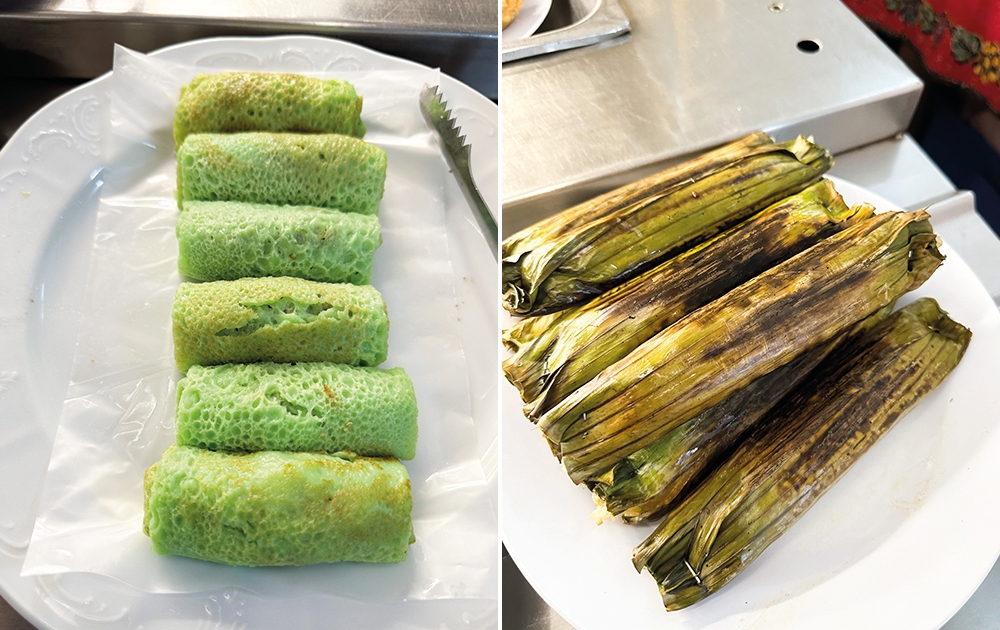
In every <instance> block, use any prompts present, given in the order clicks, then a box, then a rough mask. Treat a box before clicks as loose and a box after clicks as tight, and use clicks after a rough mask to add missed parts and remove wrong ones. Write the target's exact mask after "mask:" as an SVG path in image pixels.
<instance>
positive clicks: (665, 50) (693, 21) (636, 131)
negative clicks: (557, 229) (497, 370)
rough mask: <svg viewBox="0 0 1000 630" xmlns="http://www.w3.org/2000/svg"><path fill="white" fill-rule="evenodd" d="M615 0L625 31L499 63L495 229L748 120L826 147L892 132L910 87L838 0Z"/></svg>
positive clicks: (911, 95) (902, 117)
mask: <svg viewBox="0 0 1000 630" xmlns="http://www.w3.org/2000/svg"><path fill="white" fill-rule="evenodd" d="M621 5H622V8H623V9H624V11H625V13H626V14H627V16H628V18H629V22H630V24H631V33H630V34H629V35H625V36H622V37H618V38H616V39H613V40H610V41H606V42H603V43H601V44H597V45H594V46H589V47H585V48H577V49H574V50H569V51H565V52H559V53H554V54H551V55H546V56H542V57H534V58H531V59H525V60H522V61H515V62H511V63H506V64H504V65H503V71H502V77H503V88H504V89H503V96H502V103H501V105H502V108H503V121H502V133H503V139H504V141H503V179H504V181H503V203H504V226H503V227H504V234H505V235H509V234H511V233H512V232H514V231H516V230H519V229H521V228H523V227H526V226H528V225H530V224H532V223H534V222H535V221H537V220H539V219H541V218H543V217H544V216H547V215H550V214H553V213H554V212H556V211H557V210H559V209H561V208H563V207H566V206H568V205H571V204H573V203H577V202H579V201H582V200H583V199H586V198H588V197H591V196H593V195H594V194H597V193H598V192H600V191H604V190H608V189H610V188H613V187H614V186H616V185H620V184H622V183H624V182H626V181H630V180H633V179H636V178H638V177H640V176H642V175H645V174H648V173H651V172H654V171H656V170H659V169H660V168H662V167H663V166H665V165H666V164H669V163H672V162H676V161H679V160H681V159H683V158H685V157H688V156H691V155H692V154H694V153H699V152H701V151H703V150H705V149H707V148H709V147H712V146H716V145H718V144H721V143H722V142H724V141H727V140H730V139H732V138H735V137H737V136H740V135H743V134H745V133H748V132H751V131H755V130H758V129H764V130H766V131H770V132H772V133H774V134H775V135H776V136H778V137H779V139H784V138H786V137H790V136H792V135H794V134H797V133H800V132H804V133H808V134H812V135H814V136H815V138H816V140H817V141H818V142H819V143H820V144H822V145H823V146H825V147H828V148H829V149H830V150H831V151H833V152H835V153H841V152H844V151H848V150H850V149H853V148H856V147H859V146H863V145H865V144H869V143H871V142H876V141H878V140H882V139H884V138H888V137H891V136H893V135H895V134H896V133H899V132H902V131H905V129H906V127H907V125H908V124H909V121H910V118H911V116H912V115H913V110H914V108H915V107H916V104H917V100H918V98H919V95H920V90H921V82H920V80H919V79H917V77H916V76H915V75H913V73H911V72H910V71H909V70H908V69H907V68H906V66H905V65H904V64H903V63H902V62H901V61H900V60H899V59H897V58H896V56H895V55H893V54H892V52H891V51H890V50H889V49H888V48H886V47H885V46H884V45H883V44H882V42H881V41H879V39H878V38H877V37H876V36H875V35H874V34H873V33H872V32H871V31H870V30H868V28H867V27H865V25H864V24H862V23H861V21H860V20H858V19H857V18H856V17H855V16H854V15H853V14H852V13H851V12H850V11H848V10H847V9H846V8H845V7H844V6H843V5H842V4H841V3H840V2H838V1H837V0H785V1H784V2H780V3H777V2H769V1H766V0H754V1H752V2H727V1H723V0H712V1H709V2H704V1H694V0H687V1H680V2H661V1H659V0H621ZM811 46H815V47H816V48H817V49H816V50H815V51H814V52H809V51H810V50H812V48H811Z"/></svg>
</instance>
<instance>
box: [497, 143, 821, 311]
mask: <svg viewBox="0 0 1000 630" xmlns="http://www.w3.org/2000/svg"><path fill="white" fill-rule="evenodd" d="M832 164H833V159H832V158H831V157H830V154H829V153H827V151H826V150H825V149H823V148H822V147H819V146H817V145H815V144H813V143H811V142H809V141H808V140H806V139H805V138H802V137H799V138H797V139H795V140H793V141H790V142H785V143H774V142H771V141H770V139H769V138H768V137H767V136H766V135H763V134H755V135H754V136H751V137H750V138H747V139H744V140H743V141H741V142H738V143H736V144H735V145H730V146H726V147H723V148H722V149H719V150H717V151H715V152H713V153H711V154H709V155H708V156H705V157H703V158H701V159H700V160H698V161H697V162H696V163H694V164H693V165H692V164H686V165H681V166H679V167H676V168H673V169H670V170H668V171H665V172H663V173H660V174H657V175H654V176H652V177H650V178H647V179H644V180H641V181H639V182H636V183H635V184H632V185H630V186H626V187H625V188H622V189H618V190H616V191H612V192H610V193H608V194H606V195H603V196H601V197H598V198H596V199H594V200H591V201H588V202H585V203H583V204H580V205H579V206H575V207H573V208H570V209H568V210H566V211H564V212H563V213H560V214H558V215H556V216H555V217H552V218H551V219H548V220H546V221H544V222H542V223H541V224H536V225H533V226H531V227H530V228H527V229H526V230H523V231H521V232H518V233H517V234H514V235H513V236H511V237H510V238H508V239H507V240H505V241H504V243H503V252H502V259H503V261H502V263H503V264H502V273H503V291H504V307H505V308H506V309H507V310H509V311H510V312H511V313H514V314H518V315H541V314H544V313H548V312H552V311H555V310H558V309H562V308H565V307H567V306H569V305H571V304H574V303H577V302H581V301H583V300H587V299H590V298H592V297H594V296H595V295H598V294H600V293H602V292H603V291H606V290H607V289H609V288H611V287H613V286H615V285H616V284H620V283H621V282H623V281H625V280H627V279H628V278H631V277H632V276H635V275H637V274H639V273H641V272H642V271H644V270H645V269H649V268H650V267H652V266H654V265H656V264H658V263H659V262H662V261H663V260H666V259H667V258H670V257H671V256H675V255H677V254H679V253H680V252H682V251H684V250H685V249H688V248H690V247H692V246H693V245H696V244H697V243H700V242H703V241H705V240H707V239H709V238H711V237H712V236H715V235H716V234H718V233H720V232H722V231H723V230H725V229H727V228H729V227H731V226H732V225H734V224H736V223H738V222H739V221H742V220H743V219H745V218H746V217H748V216H750V215H751V214H753V213H755V212H758V211H759V210H761V209H763V208H765V207H767V206H768V205H770V204H772V203H774V202H776V201H778V200H780V199H783V198H785V197H787V196H788V195H791V194H794V193H797V192H799V191H801V190H803V189H804V188H806V187H807V186H809V185H810V184H812V183H814V182H816V181H818V180H819V179H820V177H822V175H823V173H825V172H826V171H827V170H829V168H830V166H831V165H832Z"/></svg>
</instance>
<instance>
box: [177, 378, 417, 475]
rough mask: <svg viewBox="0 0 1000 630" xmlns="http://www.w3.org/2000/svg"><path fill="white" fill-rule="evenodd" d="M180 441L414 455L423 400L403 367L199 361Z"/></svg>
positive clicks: (185, 399)
mask: <svg viewBox="0 0 1000 630" xmlns="http://www.w3.org/2000/svg"><path fill="white" fill-rule="evenodd" d="M175 424H176V428H177V443H178V444H183V445H189V446H197V447H200V448H208V449H212V450H224V451H272V450H273V451H327V452H331V453H332V452H337V451H352V452H354V453H357V454H359V455H368V456H379V457H396V458H399V459H413V456H414V454H415V453H416V448H417V398H416V394H415V393H414V391H413V383H412V381H410V378H409V377H408V376H407V375H406V372H404V371H403V369H402V368H393V369H391V370H382V369H379V368H369V367H351V366H348V365H337V364H334V363H295V364H287V363H253V364H231V365H218V366H211V367H202V366H197V365H195V366H192V367H191V369H189V370H188V373H187V376H186V377H185V378H183V379H181V381H180V383H178V385H177V412H176V419H175Z"/></svg>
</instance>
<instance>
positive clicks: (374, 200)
mask: <svg viewBox="0 0 1000 630" xmlns="http://www.w3.org/2000/svg"><path fill="white" fill-rule="evenodd" d="M385 169H386V154H385V151H383V150H382V149H381V148H379V147H377V146H375V145H374V144H369V143H367V142H365V141H364V140H359V139H357V138H352V137H350V136H344V135H338V134H298V133H270V132H263V131H259V132H258V131H254V132H247V133H231V134H225V133H195V134H191V135H189V136H188V137H187V138H186V139H185V140H184V142H183V144H181V146H180V148H179V149H177V199H178V201H179V202H181V203H184V202H186V201H249V202H252V203H266V204H272V205H279V206H282V205H290V206H319V207H321V208H333V209H335V210H341V211H343V212H358V213H360V214H377V213H378V204H379V201H380V200H381V199H382V193H383V192H384V190H385Z"/></svg>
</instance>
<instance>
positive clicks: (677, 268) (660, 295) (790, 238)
mask: <svg viewBox="0 0 1000 630" xmlns="http://www.w3.org/2000/svg"><path fill="white" fill-rule="evenodd" d="M873 213H874V208H872V207H871V206H857V207H855V208H853V209H851V208H848V207H847V205H846V204H845V203H844V201H843V198H841V196H840V195H839V194H838V193H837V191H836V190H835V189H834V186H833V184H832V183H831V182H830V181H829V180H825V179H824V180H821V181H819V182H817V183H815V184H813V185H812V186H810V187H809V188H806V189H805V190H803V191H802V192H800V193H798V194H796V195H792V196H791V197H788V198H787V199H784V200H782V201H779V202H778V203H776V204H773V205H771V206H769V207H768V208H766V209H765V210H763V211H761V212H759V213H758V214H756V215H754V216H753V217H751V218H750V219H748V220H746V221H744V222H743V223H740V224H739V225H737V226H736V227H733V228H731V229H730V230H728V231H726V232H724V233H723V234H720V235H719V236H717V237H715V238H713V239H711V240H709V241H707V242H705V243H703V244H701V245H698V246H696V247H694V248H692V249H690V250H688V251H686V252H684V253H683V254H681V255H679V256H676V257H674V258H671V259H670V260H668V261H666V262H664V263H662V264H660V265H658V266H657V267H654V268H652V269H650V270H648V271H646V272H645V273H642V274H640V275H638V276H636V277H635V278H632V279H631V280H629V281H627V282H625V283H624V284H621V285H619V286H617V287H615V288H614V289H611V290H610V291H607V292H606V293H603V294H601V295H600V296H598V297H597V298H595V299H593V300H591V301H589V302H585V303H583V304H580V305H577V306H573V307H570V308H567V309H564V310H561V311H557V312H555V313H550V314H548V315H541V316H538V317H529V318H525V319H523V320H521V321H520V322H518V323H517V324H516V325H514V326H513V327H512V328H511V329H509V330H507V331H506V332H505V334H504V341H505V343H506V344H507V345H508V347H511V348H512V349H515V350H516V351H515V353H514V354H513V355H512V356H510V357H508V358H507V359H505V360H504V362H503V371H504V374H505V375H506V377H507V379H508V380H509V381H510V382H511V383H512V384H514V385H515V386H516V387H517V388H518V390H519V391H520V392H521V397H522V399H523V400H524V401H525V402H526V403H527V407H526V413H527V414H528V415H530V416H536V417H537V416H539V415H541V414H542V413H544V412H545V411H547V410H548V409H550V408H551V407H552V406H553V405H554V404H556V403H558V402H559V401H560V400H562V399H563V398H565V397H566V396H567V395H569V394H570V393H572V392H573V391H574V390H576V389H577V388H579V387H580V386H581V385H583V384H584V383H586V382H587V381H589V380H590V379H592V378H594V377H595V376H597V374H598V373H600V371H601V370H603V369H604V368H606V367H608V366H609V365H611V364H612V363H614V362H615V361H618V360H619V359H622V358H623V357H625V355H627V354H628V353H629V352H631V351H632V350H634V349H635V348H637V347H638V346H639V345H640V344H642V343H643V342H644V341H646V340H647V339H649V338H650V337H652V336H653V335H655V334H656V333H658V332H660V331H661V330H663V329H664V328H666V327H667V326H669V325H671V324H673V323H674V322H676V321H677V320H679V319H681V318H682V317H684V316H685V315H688V314H689V313H691V312H693V311H695V310H696V309H698V308H700V307H702V306H704V305H705V304H708V303H709V302H711V301H712V300H715V299H717V298H719V297H721V296H722V295H724V294H725V293H727V292H728V291H730V290H732V289H734V288H736V287H737V286H739V285H740V284H743V283H744V282H746V281H748V280H750V279H752V278H753V277H755V276H757V275H758V274H760V273H762V272H764V271H766V270H767V269H769V268H770V267H772V266H774V265H775V264H777V263H779V262H781V261H783V260H786V259H788V258H790V257H792V256H794V255H795V254H798V253H800V252H802V251H804V250H805V249H807V248H808V247H810V246H812V245H814V244H815V243H817V242H819V241H820V240H822V239H823V238H826V237H828V236H830V235H832V234H835V233H837V232H839V231H841V230H843V229H845V228H847V227H849V226H851V225H854V224H856V223H858V222H860V221H862V220H864V219H867V218H870V217H871V216H872V215H873Z"/></svg>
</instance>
